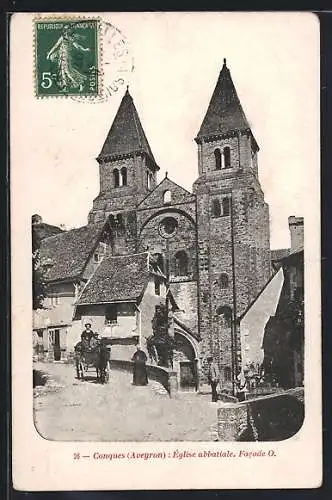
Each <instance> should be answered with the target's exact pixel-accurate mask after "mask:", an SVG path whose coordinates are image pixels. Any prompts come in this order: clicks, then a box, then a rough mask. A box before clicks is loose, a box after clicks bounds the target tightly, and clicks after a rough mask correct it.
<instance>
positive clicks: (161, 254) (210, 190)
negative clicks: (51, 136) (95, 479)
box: [41, 60, 271, 386]
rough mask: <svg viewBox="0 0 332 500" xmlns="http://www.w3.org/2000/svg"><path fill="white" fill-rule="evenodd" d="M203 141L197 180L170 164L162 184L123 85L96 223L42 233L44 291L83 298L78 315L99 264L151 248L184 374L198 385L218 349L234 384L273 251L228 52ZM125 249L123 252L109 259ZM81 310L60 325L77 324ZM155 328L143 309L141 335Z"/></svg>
mask: <svg viewBox="0 0 332 500" xmlns="http://www.w3.org/2000/svg"><path fill="white" fill-rule="evenodd" d="M195 141H196V144H197V148H198V177H197V179H196V181H195V182H194V185H193V191H192V192H189V191H188V190H186V189H184V188H182V187H181V186H179V185H178V184H176V183H175V182H174V181H172V180H171V179H170V178H169V177H168V175H167V174H166V176H165V178H164V179H163V180H162V181H161V182H160V183H159V184H158V182H157V172H158V170H159V166H158V165H157V163H156V160H155V158H154V156H153V153H152V150H151V147H150V145H149V142H148V140H147V138H146V135H145V132H144V130H143V126H142V124H141V121H140V118H139V114H138V112H137V109H136V107H135V105H134V102H133V99H132V97H131V95H130V94H129V91H128V89H127V91H126V93H125V95H124V97H123V99H122V101H121V104H120V107H119V109H118V111H117V113H116V116H115V118H114V121H113V124H112V125H111V128H110V130H109V133H108V134H107V137H106V140H105V142H104V144H103V146H102V148H101V151H100V154H99V155H98V157H97V161H98V164H99V179H100V191H99V194H98V196H97V197H96V198H95V199H94V200H93V206H92V208H91V210H90V212H89V215H88V224H87V225H86V226H84V227H82V228H78V229H73V230H71V231H66V232H64V233H63V234H60V235H56V236H52V237H50V238H47V239H45V240H43V242H42V246H41V254H42V257H43V259H44V264H45V266H46V278H47V280H48V283H49V289H50V294H49V297H48V299H47V300H48V301H50V302H51V304H55V303H56V301H57V300H58V301H59V297H61V298H62V301H63V303H65V302H68V303H70V304H71V306H73V303H74V302H75V304H76V302H77V301H78V302H77V307H76V309H75V314H76V315H77V314H81V312H80V311H82V310H83V309H82V308H83V307H84V306H86V305H89V307H92V303H91V304H83V303H81V302H80V300H83V297H84V294H87V293H88V290H91V286H92V285H91V283H94V282H95V280H96V276H98V273H99V272H100V273H101V272H102V269H104V270H105V272H106V269H108V271H107V272H110V273H112V271H111V266H112V265H113V264H115V262H120V261H121V262H122V263H123V265H124V266H125V264H124V263H126V262H129V260H130V258H131V256H134V255H137V254H142V253H144V252H149V253H150V254H151V256H152V258H153V259H155V261H156V262H157V263H158V267H159V269H160V270H161V272H162V273H163V274H164V275H165V276H166V277H167V278H168V281H169V289H170V291H171V294H172V296H173V298H174V300H175V302H176V304H177V305H178V311H177V312H176V313H175V314H174V335H175V336H176V337H178V340H179V344H180V345H183V348H182V350H181V349H180V351H179V355H178V360H177V363H178V370H179V371H181V369H182V375H179V377H180V379H181V378H182V380H183V381H184V380H187V382H183V384H184V385H185V383H188V384H189V385H195V386H197V385H198V378H199V376H201V377H203V378H204V370H203V368H204V364H205V361H206V358H207V356H208V355H211V354H212V355H213V356H214V357H215V359H216V361H217V362H218V364H219V367H220V370H221V377H222V382H223V383H228V384H231V382H232V379H233V378H234V376H235V373H236V371H237V369H238V367H240V366H241V362H242V360H241V352H242V351H241V334H240V329H239V323H238V318H239V317H240V316H241V315H242V314H243V312H244V311H246V309H247V308H248V306H249V305H250V304H251V303H252V302H253V300H255V298H256V297H257V296H258V294H259V293H260V291H261V290H262V288H263V287H264V286H265V285H266V283H267V282H268V280H269V279H270V277H271V260H270V242H269V209H268V205H267V203H266V202H265V201H264V193H263V191H262V188H261V185H260V181H259V174H258V151H259V146H258V144H257V141H256V139H255V137H254V135H253V133H252V130H251V127H250V125H249V122H248V120H247V118H246V116H245V113H244V111H243V108H242V106H241V103H240V100H239V98H238V95H237V92H236V89H235V87H234V84H233V81H232V77H231V74H230V70H229V69H228V67H227V65H226V60H224V63H223V66H222V69H221V71H220V74H219V77H218V80H217V83H216V86H215V89H214V91H213V94H212V97H211V100H210V103H209V105H208V107H207V112H206V114H205V117H204V119H203V122H202V125H201V127H200V130H199V132H198V134H197V136H196V138H195ZM193 168H195V167H193ZM124 256H126V257H127V260H126V259H125V258H124ZM119 257H123V260H121V259H120V260H118V261H116V260H114V261H113V260H112V258H114V259H116V258H119ZM100 259H105V265H101V263H100ZM109 259H110V260H109ZM106 263H107V264H106ZM99 265H100V269H99V267H98V266H99ZM97 268H98V269H97ZM96 269H97V270H96ZM123 269H124V268H123ZM123 272H125V271H124V270H123ZM94 273H96V274H94ZM90 279H91V281H90V282H89V280H90ZM151 286H152V285H151ZM91 293H92V292H91ZM94 293H95V292H94ZM119 294H120V290H119ZM93 295H94V294H92V295H91V297H92V296H93ZM116 295H117V293H114V294H113V291H112V294H110V295H109V297H108V298H107V300H108V301H110V300H111V302H109V304H111V303H115V302H117V301H118V303H119V301H120V299H119V298H117V297H116ZM119 296H120V295H119ZM91 300H92V299H91ZM105 300H106V298H105ZM57 307H58V306H57ZM103 307H104V306H103ZM121 307H122V306H121ZM121 307H120V306H119V313H120V309H121ZM126 307H128V305H127V306H126ZM101 309H102V308H100V311H101ZM100 311H99V312H100ZM91 312H93V316H94V317H96V318H97V317H103V315H102V314H101V313H100V314H99V312H98V314H97V313H96V311H95V310H93V311H92V310H91V309H90V310H89V315H91V314H90V313H91ZM123 312H124V311H123ZM95 313H96V315H94V314H95ZM127 313H128V311H127ZM87 314H88V313H87ZM114 314H115V313H114ZM59 315H60V313H59ZM129 316H130V315H129ZM75 317H76V316H75ZM81 317H84V314H83V315H82V316H81ZM131 318H132V319H131V320H130V321H132V320H133V315H132V316H131ZM51 321H52V322H53V323H54V321H53V320H51ZM75 321H76V320H75ZM75 321H74V322H72V324H71V325H69V324H68V325H66V326H64V327H63V328H64V329H68V328H70V329H73V328H75V326H74V323H75ZM98 321H99V320H98ZM122 321H124V320H123V319H121V322H122ZM128 321H129V320H128ZM53 323H52V324H53ZM130 324H132V323H130ZM123 325H124V323H123ZM119 328H120V326H119ZM128 328H129V327H128ZM130 328H131V326H130ZM149 328H150V325H149V321H145V320H144V319H143V317H142V335H146V334H147V333H148V332H149ZM119 331H120V330H119ZM127 332H128V329H127ZM59 335H61V332H60V334H59ZM71 337H74V336H73V335H71ZM67 338H68V335H67ZM181 363H182V364H181ZM181 367H182V368H181ZM191 374H194V375H193V377H194V379H195V380H192V377H191ZM189 379H191V381H190V383H189V382H188V380H189Z"/></svg>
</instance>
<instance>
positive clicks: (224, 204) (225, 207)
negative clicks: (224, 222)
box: [222, 198, 231, 216]
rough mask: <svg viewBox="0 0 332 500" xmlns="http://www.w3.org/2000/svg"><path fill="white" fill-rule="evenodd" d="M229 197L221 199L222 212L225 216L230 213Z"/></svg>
mask: <svg viewBox="0 0 332 500" xmlns="http://www.w3.org/2000/svg"><path fill="white" fill-rule="evenodd" d="M230 205H231V203H230V199H229V198H223V200H222V214H223V215H224V216H225V215H229V214H230V208H231V207H230Z"/></svg>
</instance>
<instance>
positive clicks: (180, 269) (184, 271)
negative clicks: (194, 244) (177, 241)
mask: <svg viewBox="0 0 332 500" xmlns="http://www.w3.org/2000/svg"><path fill="white" fill-rule="evenodd" d="M175 272H176V275H177V276H187V275H188V255H187V254H186V252H185V251H184V250H180V251H179V252H177V253H176V254H175Z"/></svg>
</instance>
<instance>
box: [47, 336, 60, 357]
mask: <svg viewBox="0 0 332 500" xmlns="http://www.w3.org/2000/svg"><path fill="white" fill-rule="evenodd" d="M48 338H49V350H53V358H54V361H60V360H61V346H60V329H59V328H55V329H54V330H53V329H52V330H49V331H48Z"/></svg>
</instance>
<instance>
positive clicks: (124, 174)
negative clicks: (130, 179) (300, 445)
mask: <svg viewBox="0 0 332 500" xmlns="http://www.w3.org/2000/svg"><path fill="white" fill-rule="evenodd" d="M126 185H127V169H126V167H122V169H121V186H126Z"/></svg>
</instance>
